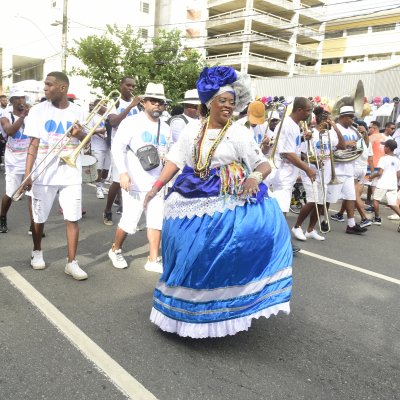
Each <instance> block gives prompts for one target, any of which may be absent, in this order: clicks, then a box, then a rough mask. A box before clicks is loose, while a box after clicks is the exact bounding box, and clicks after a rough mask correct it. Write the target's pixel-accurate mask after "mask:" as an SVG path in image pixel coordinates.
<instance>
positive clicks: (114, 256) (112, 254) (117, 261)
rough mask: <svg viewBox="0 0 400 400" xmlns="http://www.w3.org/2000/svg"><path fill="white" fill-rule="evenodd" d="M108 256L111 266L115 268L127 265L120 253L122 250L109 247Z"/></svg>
mask: <svg viewBox="0 0 400 400" xmlns="http://www.w3.org/2000/svg"><path fill="white" fill-rule="evenodd" d="M108 257H109V258H110V260H111V262H112V264H113V266H114V267H115V268H119V269H123V268H126V267H127V266H128V263H127V262H126V260H125V258H124V256H123V255H122V250H121V249H119V250H115V251H113V249H112V248H111V249H110V251H109V252H108Z"/></svg>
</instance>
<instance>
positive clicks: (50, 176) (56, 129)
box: [24, 101, 84, 185]
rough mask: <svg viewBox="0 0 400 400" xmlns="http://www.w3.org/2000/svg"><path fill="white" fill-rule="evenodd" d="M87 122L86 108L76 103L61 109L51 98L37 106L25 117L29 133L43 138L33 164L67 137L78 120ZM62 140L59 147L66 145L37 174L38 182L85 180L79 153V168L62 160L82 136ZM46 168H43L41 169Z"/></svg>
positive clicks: (27, 132)
mask: <svg viewBox="0 0 400 400" xmlns="http://www.w3.org/2000/svg"><path fill="white" fill-rule="evenodd" d="M76 121H78V122H81V123H82V122H84V111H83V109H82V108H81V107H79V106H78V105H76V104H75V103H71V102H68V107H67V108H65V109H59V108H57V107H54V106H53V104H52V103H51V102H50V101H44V102H42V103H39V104H36V105H35V106H33V107H32V108H31V109H30V111H29V114H28V116H27V117H26V119H25V131H24V134H25V135H26V136H30V137H35V138H39V139H40V143H39V149H38V154H37V158H36V162H35V165H34V167H33V168H36V167H37V165H38V164H39V163H40V162H41V161H42V160H43V159H44V157H45V156H46V155H47V154H48V153H49V152H51V151H52V149H53V148H54V146H55V145H56V144H57V143H58V142H60V139H61V138H63V137H65V135H64V134H65V132H66V131H67V129H68V128H69V127H70V126H71V125H72V124H73V123H74V122H76ZM65 142H66V140H62V141H61V142H60V143H59V144H58V145H57V149H59V148H60V147H62V150H61V152H60V154H59V155H58V156H56V157H53V155H49V156H48V157H47V158H46V159H45V161H44V162H43V163H42V164H41V165H40V166H39V167H38V169H37V170H36V173H34V174H33V179H35V184H38V185H75V184H80V183H82V164H81V157H80V155H78V157H77V160H76V168H75V167H70V166H68V165H67V164H65V163H64V162H62V161H61V159H60V157H62V156H67V155H70V154H71V153H72V152H73V150H74V149H76V147H77V146H78V145H79V140H78V139H76V138H73V137H71V139H70V140H69V141H68V142H67V143H66V144H65ZM53 153H57V150H56V149H55V150H53ZM41 171H43V172H41Z"/></svg>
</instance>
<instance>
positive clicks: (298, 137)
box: [296, 135, 301, 146]
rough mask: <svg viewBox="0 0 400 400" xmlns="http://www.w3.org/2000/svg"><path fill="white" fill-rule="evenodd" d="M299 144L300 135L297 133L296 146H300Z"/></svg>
mask: <svg viewBox="0 0 400 400" xmlns="http://www.w3.org/2000/svg"><path fill="white" fill-rule="evenodd" d="M300 145H301V136H300V135H298V136H296V146H300Z"/></svg>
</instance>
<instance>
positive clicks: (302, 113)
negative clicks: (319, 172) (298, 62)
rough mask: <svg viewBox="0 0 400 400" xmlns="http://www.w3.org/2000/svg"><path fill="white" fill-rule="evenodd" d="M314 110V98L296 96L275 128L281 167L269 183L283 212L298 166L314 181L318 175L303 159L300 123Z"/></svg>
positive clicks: (294, 248) (277, 161) (285, 210)
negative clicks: (287, 114) (289, 112)
mask: <svg viewBox="0 0 400 400" xmlns="http://www.w3.org/2000/svg"><path fill="white" fill-rule="evenodd" d="M311 112H312V104H311V102H310V101H309V100H308V99H306V98H305V97H296V98H295V99H294V102H293V110H292V113H291V114H290V116H289V117H287V118H285V119H284V120H283V121H282V122H281V123H280V124H278V125H277V127H276V128H275V132H274V136H275V140H278V143H277V154H276V156H275V158H276V159H277V160H276V165H277V167H278V169H277V170H276V173H275V175H274V176H273V177H272V178H271V179H270V180H269V182H268V184H269V186H270V188H271V189H272V193H271V196H273V197H275V198H276V200H277V201H278V204H279V206H280V208H281V210H282V212H283V213H284V214H286V213H287V212H288V211H289V207H290V200H291V198H292V189H293V185H294V183H295V182H296V179H297V177H298V175H299V170H303V171H304V172H305V174H306V175H307V176H308V177H309V179H310V180H311V181H314V180H315V177H316V171H315V170H314V169H313V168H311V167H310V166H309V165H308V164H307V163H306V162H304V161H302V159H301V141H302V138H301V132H300V126H299V124H300V122H301V121H306V120H307V119H308V118H309V116H310V115H311ZM279 130H280V131H279ZM292 246H293V252H298V251H299V250H300V248H299V247H298V246H296V245H294V244H292Z"/></svg>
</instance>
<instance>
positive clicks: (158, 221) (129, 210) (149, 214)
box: [118, 190, 164, 235]
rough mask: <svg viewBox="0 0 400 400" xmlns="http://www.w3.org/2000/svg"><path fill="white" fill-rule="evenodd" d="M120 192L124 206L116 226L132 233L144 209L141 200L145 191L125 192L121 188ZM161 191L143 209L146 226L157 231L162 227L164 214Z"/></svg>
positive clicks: (144, 195)
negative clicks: (145, 208)
mask: <svg viewBox="0 0 400 400" xmlns="http://www.w3.org/2000/svg"><path fill="white" fill-rule="evenodd" d="M121 192H122V204H123V205H124V207H123V210H122V216H121V219H120V221H119V224H118V227H119V228H121V229H122V230H123V231H124V232H126V233H128V234H131V235H132V234H134V233H135V232H136V228H137V226H138V223H139V220H140V217H141V216H142V213H143V211H144V209H143V201H144V198H145V197H146V192H134V191H131V192H127V191H126V190H121ZM163 193H164V191H163V190H162V191H161V192H160V193H158V195H157V196H156V197H154V198H153V199H152V200H151V201H150V202H149V203H148V204H147V210H146V211H145V214H146V226H147V228H151V229H157V230H159V231H161V229H162V224H163V214H164V198H163Z"/></svg>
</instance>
